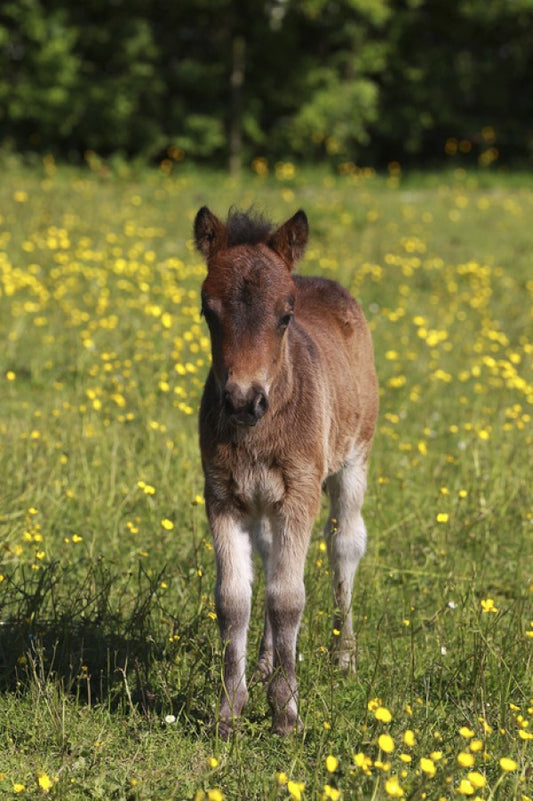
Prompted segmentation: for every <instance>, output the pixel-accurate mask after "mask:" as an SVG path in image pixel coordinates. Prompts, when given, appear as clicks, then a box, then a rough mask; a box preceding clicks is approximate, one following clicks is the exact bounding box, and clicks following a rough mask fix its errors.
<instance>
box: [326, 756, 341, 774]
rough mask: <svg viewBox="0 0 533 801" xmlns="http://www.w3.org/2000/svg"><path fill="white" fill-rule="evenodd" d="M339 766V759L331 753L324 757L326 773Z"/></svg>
mask: <svg viewBox="0 0 533 801" xmlns="http://www.w3.org/2000/svg"><path fill="white" fill-rule="evenodd" d="M338 767H339V760H338V759H337V757H334V756H332V755H331V754H330V755H329V756H327V757H326V770H327V772H328V773H335V771H336V770H337V768H338Z"/></svg>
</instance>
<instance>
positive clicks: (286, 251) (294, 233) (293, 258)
mask: <svg viewBox="0 0 533 801" xmlns="http://www.w3.org/2000/svg"><path fill="white" fill-rule="evenodd" d="M308 235H309V223H308V222H307V215H306V213H305V211H302V210H301V209H300V211H297V212H296V214H295V215H294V216H293V217H291V218H290V220H287V222H286V223H283V225H282V226H280V227H279V228H278V230H277V231H276V232H275V233H274V234H272V236H271V238H270V240H269V243H268V244H269V246H270V247H271V248H272V249H273V250H275V251H276V252H277V253H279V255H280V256H281V257H282V258H283V259H285V261H286V262H287V264H288V265H289V267H290V269H292V268H293V267H294V265H295V263H296V262H297V261H298V259H299V258H300V257H301V256H303V253H304V250H305V246H306V245H307V237H308Z"/></svg>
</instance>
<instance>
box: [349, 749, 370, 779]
mask: <svg viewBox="0 0 533 801" xmlns="http://www.w3.org/2000/svg"><path fill="white" fill-rule="evenodd" d="M353 761H354V763H355V765H357V767H358V768H361V770H362V771H363V773H366V775H367V776H370V774H371V772H372V771H371V770H370V768H371V767H372V760H371V759H370V757H368V756H366V754H363V752H362V751H359V753H357V754H354V758H353Z"/></svg>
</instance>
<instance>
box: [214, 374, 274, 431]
mask: <svg viewBox="0 0 533 801" xmlns="http://www.w3.org/2000/svg"><path fill="white" fill-rule="evenodd" d="M222 402H223V405H224V412H225V413H226V415H227V417H228V418H229V419H230V421H231V422H232V423H233V424H234V425H237V426H249V427H252V426H255V425H257V423H258V422H259V420H261V418H262V417H264V416H265V414H266V413H267V411H268V397H267V394H266V390H265V389H264V388H263V387H262V386H261V385H259V384H255V383H254V384H252V385H251V386H250V387H249V388H248V389H247V390H245V391H243V390H242V389H241V387H240V386H239V385H238V384H236V383H233V382H232V383H228V384H226V386H225V388H224V392H223V396H222Z"/></svg>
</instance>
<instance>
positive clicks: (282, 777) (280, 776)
mask: <svg viewBox="0 0 533 801" xmlns="http://www.w3.org/2000/svg"><path fill="white" fill-rule="evenodd" d="M276 781H277V783H278V784H279V786H280V787H285V785H286V784H287V782H288V781H289V777H288V776H287V774H286V773H283V771H280V772H279V773H276Z"/></svg>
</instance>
